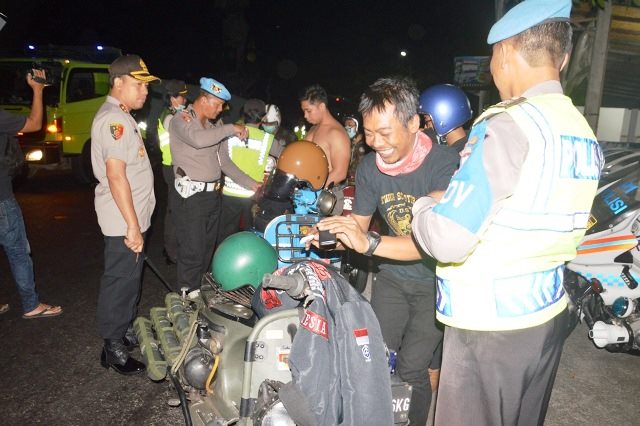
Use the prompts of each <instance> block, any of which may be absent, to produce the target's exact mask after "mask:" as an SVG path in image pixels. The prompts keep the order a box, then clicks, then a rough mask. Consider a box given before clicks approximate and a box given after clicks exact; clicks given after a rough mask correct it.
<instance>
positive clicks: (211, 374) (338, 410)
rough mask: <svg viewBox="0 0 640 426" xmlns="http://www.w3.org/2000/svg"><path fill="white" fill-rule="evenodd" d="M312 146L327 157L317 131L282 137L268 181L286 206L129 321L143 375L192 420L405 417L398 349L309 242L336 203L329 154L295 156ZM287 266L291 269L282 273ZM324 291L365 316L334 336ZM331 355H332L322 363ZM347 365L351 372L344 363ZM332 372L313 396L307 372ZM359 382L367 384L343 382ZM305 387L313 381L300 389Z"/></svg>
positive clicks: (349, 194)
mask: <svg viewBox="0 0 640 426" xmlns="http://www.w3.org/2000/svg"><path fill="white" fill-rule="evenodd" d="M287 149H288V150H289V151H286V150H287ZM309 153H311V154H315V155H318V156H320V157H319V158H320V159H322V156H324V154H323V153H322V151H321V149H320V148H319V147H317V146H316V145H315V144H313V143H312V142H307V141H298V142H295V143H293V144H291V145H289V146H288V148H286V149H285V151H284V152H283V153H282V155H281V157H280V160H279V161H278V165H279V168H278V169H276V170H275V171H274V173H273V174H272V175H271V176H270V182H269V184H268V185H267V190H265V196H269V197H272V199H276V200H286V199H288V198H289V197H291V198H292V199H293V205H294V206H295V209H294V213H293V214H285V215H278V216H276V217H273V218H269V221H268V222H267V223H268V224H267V225H266V228H265V229H264V232H259V231H255V230H254V232H249V231H247V232H239V233H236V234H234V235H231V236H230V237H228V238H227V239H225V240H224V241H223V242H222V243H221V244H220V246H219V247H218V249H217V250H216V252H215V255H214V257H213V261H212V265H211V270H210V272H207V273H206V274H204V275H203V278H202V282H201V287H200V289H199V290H197V291H195V292H191V293H189V294H187V292H186V290H185V291H183V294H181V295H180V294H178V293H176V292H169V293H168V294H167V295H166V297H165V306H161V307H154V308H152V309H151V311H150V315H149V318H145V317H142V316H141V317H138V318H136V320H135V321H134V330H135V332H136V335H137V337H138V340H139V342H140V351H141V354H142V358H143V361H144V363H145V365H146V366H147V375H148V376H149V378H150V379H151V380H153V381H162V380H165V379H166V378H169V379H170V380H171V381H172V383H173V385H174V387H175V389H176V391H177V392H178V396H179V399H180V404H181V406H182V411H183V415H184V418H185V423H186V424H187V425H191V424H197V425H207V426H222V425H294V424H296V423H297V422H299V423H301V424H319V425H335V424H339V423H341V424H356V423H359V424H366V423H369V424H372V422H373V423H375V422H376V421H378V420H382V422H383V423H384V424H391V423H392V424H398V425H403V424H404V425H406V424H408V412H409V407H410V402H411V390H412V389H411V386H410V385H409V384H408V383H406V382H402V381H400V379H399V378H398V377H397V376H395V375H394V374H392V372H393V369H394V367H395V366H394V363H395V358H394V353H393V352H392V353H388V354H385V353H384V350H382V349H384V348H385V347H384V344H383V343H382V338H381V333H380V331H379V325H378V323H377V320H376V319H375V315H374V314H373V311H372V310H371V307H370V306H369V305H368V302H366V300H365V299H364V298H363V297H362V296H361V295H360V292H359V291H357V290H356V289H355V288H354V287H352V286H351V285H350V284H349V282H348V281H347V279H345V278H344V277H343V275H340V273H338V272H339V269H338V268H339V267H340V266H341V257H340V256H336V255H335V254H334V253H332V252H330V251H324V250H316V249H311V250H306V249H305V247H304V240H303V239H304V238H305V237H306V236H307V235H309V232H310V231H311V228H312V227H313V226H314V225H315V224H316V223H317V222H318V220H320V218H321V217H322V216H324V215H328V214H335V210H334V209H335V207H336V204H337V201H338V200H337V199H336V198H335V196H334V195H333V194H332V193H331V192H330V191H327V190H324V189H321V187H322V184H323V183H324V181H325V180H326V175H327V174H328V167H327V165H326V159H325V160H324V161H325V163H324V164H323V163H322V162H318V161H312V162H311V163H310V165H308V166H306V167H303V165H301V164H300V158H302V159H305V160H306V161H309V160H310V158H311V155H310V154H309ZM298 154H303V155H298ZM312 166H313V167H312ZM314 168H315V169H314ZM352 199H353V189H351V190H348V191H346V197H345V199H344V201H343V203H342V204H343V206H342V207H343V210H345V211H350V206H351V202H352ZM278 268H279V269H278ZM152 269H153V268H152ZM276 269H278V272H277V273H276V274H275V275H274V274H272V273H273V272H274V271H275V270H276ZM301 271H302V272H301ZM154 272H155V269H154ZM348 272H353V269H351V270H350V271H348ZM343 273H344V270H343ZM265 274H266V275H265ZM292 275H293V276H296V277H298V279H293V280H292V279H284V278H289V277H290V276H292ZM346 275H347V276H349V274H348V273H347V274H346ZM362 275H363V274H358V273H356V277H358V276H360V277H362ZM263 276H265V277H266V281H265V282H263ZM301 276H302V277H303V279H300V277H301ZM365 277H366V275H365ZM165 285H167V286H168V287H170V286H169V285H168V284H165ZM263 288H264V289H267V288H275V289H277V290H272V291H269V292H263ZM287 294H288V295H289V296H286V295H287ZM298 298H299V299H304V301H303V302H299V301H298V300H297V299H298ZM330 301H333V305H331V306H335V305H340V306H342V305H343V304H346V303H345V302H348V303H349V304H350V305H349V306H352V305H353V306H357V307H358V309H353V308H352V310H351V312H352V313H353V315H351V316H350V317H349V318H351V321H352V322H353V321H354V318H360V322H357V321H356V322H354V323H353V324H352V325H353V329H352V330H351V329H350V330H348V331H349V333H346V332H345V333H343V335H342V337H343V338H342V339H341V338H334V335H333V333H334V332H335V331H336V329H338V327H334V326H333V323H331V321H336V320H335V317H337V316H338V313H336V314H335V315H334V313H333V312H329V306H330V303H329V302H330ZM278 307H280V308H279V309H274V308H278ZM318 312H324V314H318ZM363 313H368V314H367V315H366V317H362V315H363ZM330 325H331V326H330ZM318 336H319V338H318ZM376 336H377V337H376ZM313 339H316V340H315V341H314V340H313ZM297 342H299V343H297ZM310 342H313V344H310ZM375 342H379V344H377V345H376V344H375ZM329 344H333V345H340V344H342V345H343V346H340V350H337V349H336V348H327V347H326V346H327V345H329ZM344 345H346V346H344ZM322 348H324V349H322ZM381 350H382V352H381ZM319 354H320V355H319ZM328 354H331V355H332V356H333V358H331V359H330V361H331V362H329V363H326V361H327V359H329V358H330V357H329V356H328ZM347 354H351V357H348V356H347ZM317 359H320V360H324V361H325V363H326V366H327V369H326V371H325V370H324V369H323V370H318V369H316V370H315V371H316V375H315V376H314V377H312V378H310V377H308V376H307V375H306V374H308V371H309V370H313V368H309V367H314V366H316V364H317V362H316V360H317ZM311 360H313V362H312V361H311ZM300 364H305V365H306V367H303V368H301V367H300ZM338 366H340V367H341V369H340V370H339V371H333V373H332V374H331V373H330V370H331V368H332V367H335V368H337V367H338ZM344 366H355V367H352V368H355V369H356V370H357V371H353V372H352V373H349V371H350V370H351V369H350V368H345V367H344ZM344 374H352V377H350V378H346V377H342V375H344ZM314 379H315V380H314ZM327 380H328V381H329V382H330V383H332V385H331V386H329V387H328V388H327V389H328V391H326V392H325V393H324V394H323V395H324V397H323V398H321V400H320V401H317V400H315V399H314V398H318V396H317V395H316V394H318V393H319V392H316V385H317V383H313V382H321V383H325V384H326V382H327ZM310 382H312V383H310ZM354 383H361V384H363V386H362V387H360V388H354V387H349V386H352V385H353V384H354ZM345 388H346V389H345ZM305 389H306V390H309V389H312V390H313V391H311V392H310V393H309V394H308V395H307V396H308V399H304V400H302V399H301V397H300V396H299V395H304V394H305V393H304V390H305ZM341 390H342V393H341ZM287 395H288V397H287ZM336 395H337V396H338V399H335V398H336ZM374 396H377V397H378V399H377V400H376V399H371V398H372V397H374ZM302 407H304V408H302ZM328 407H333V410H330V409H328ZM387 408H388V410H387ZM366 419H370V421H369V420H366ZM362 422H365V423H362Z"/></svg>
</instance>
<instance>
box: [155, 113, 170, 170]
mask: <svg viewBox="0 0 640 426" xmlns="http://www.w3.org/2000/svg"><path fill="white" fill-rule="evenodd" d="M166 117H168V115H164V116H161V117H160V118H159V119H158V140H159V145H160V152H162V164H163V165H164V166H170V165H172V164H173V162H172V161H171V146H170V145H169V142H170V140H169V131H168V130H167V129H165V128H164V124H163V122H164V119H165V118H166Z"/></svg>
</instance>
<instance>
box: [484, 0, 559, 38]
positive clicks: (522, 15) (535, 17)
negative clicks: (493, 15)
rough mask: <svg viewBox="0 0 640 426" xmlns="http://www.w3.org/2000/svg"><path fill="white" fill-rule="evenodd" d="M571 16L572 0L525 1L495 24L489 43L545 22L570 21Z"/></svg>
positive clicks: (490, 32) (490, 33)
mask: <svg viewBox="0 0 640 426" xmlns="http://www.w3.org/2000/svg"><path fill="white" fill-rule="evenodd" d="M570 14H571V0H525V1H523V2H522V3H518V4H517V5H516V6H514V7H513V8H512V9H511V10H509V11H508V12H507V13H506V14H505V15H504V16H503V17H502V18H500V20H499V21H498V22H496V23H495V24H493V27H491V31H489V36H488V37H487V43H489V44H494V43H497V42H499V41H502V40H505V39H507V38H509V37H513V36H514V35H516V34H520V33H521V32H523V31H526V30H528V29H529V28H531V27H534V26H536V25H538V24H541V23H543V22H551V21H568V20H569V15H570Z"/></svg>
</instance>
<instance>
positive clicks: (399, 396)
mask: <svg viewBox="0 0 640 426" xmlns="http://www.w3.org/2000/svg"><path fill="white" fill-rule="evenodd" d="M411 390H412V388H411V385H410V384H408V383H404V382H402V383H392V384H391V399H392V401H391V402H392V404H393V424H396V425H403V424H407V423H408V422H409V407H410V406H411Z"/></svg>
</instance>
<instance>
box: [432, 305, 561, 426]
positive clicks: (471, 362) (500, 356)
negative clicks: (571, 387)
mask: <svg viewBox="0 0 640 426" xmlns="http://www.w3.org/2000/svg"><path fill="white" fill-rule="evenodd" d="M567 320H568V313H567V310H566V309H565V310H564V311H562V312H561V313H560V314H558V315H557V316H555V317H554V318H552V319H550V320H549V321H547V322H546V323H544V324H541V325H538V326H536V327H531V328H525V329H522V330H506V331H475V330H463V329H459V328H454V327H446V328H445V332H444V344H443V350H444V354H443V359H442V370H441V374H440V386H439V388H438V402H437V405H436V420H435V424H436V425H474V426H475V425H478V426H485V425H486V426H493V425H509V426H535V425H538V426H540V425H542V424H544V418H545V416H546V414H547V407H548V405H549V399H550V397H551V391H552V389H553V383H554V381H555V378H556V372H557V371H558V365H559V363H560V356H561V355H562V347H563V345H564V340H565V338H566V334H567ZM461 407H464V408H461Z"/></svg>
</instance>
